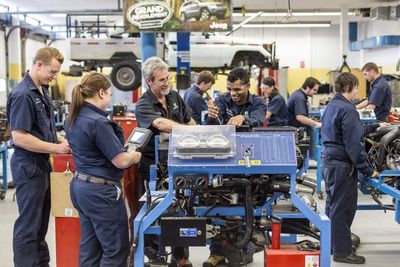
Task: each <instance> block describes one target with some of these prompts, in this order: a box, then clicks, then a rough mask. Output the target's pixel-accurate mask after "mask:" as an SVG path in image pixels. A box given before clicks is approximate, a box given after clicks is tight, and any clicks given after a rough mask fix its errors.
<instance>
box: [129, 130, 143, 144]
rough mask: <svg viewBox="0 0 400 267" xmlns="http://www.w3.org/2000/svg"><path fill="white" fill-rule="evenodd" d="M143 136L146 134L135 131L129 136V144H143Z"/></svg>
mask: <svg viewBox="0 0 400 267" xmlns="http://www.w3.org/2000/svg"><path fill="white" fill-rule="evenodd" d="M145 136H146V133H144V132H138V131H136V132H134V133H133V134H132V135H131V138H129V142H131V143H138V144H140V143H142V142H143V140H144V138H145Z"/></svg>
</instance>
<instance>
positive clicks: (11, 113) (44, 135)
mask: <svg viewBox="0 0 400 267" xmlns="http://www.w3.org/2000/svg"><path fill="white" fill-rule="evenodd" d="M42 89H43V95H42V94H41V93H40V91H39V89H38V88H37V87H36V85H35V83H34V82H33V81H32V79H31V77H30V76H29V74H26V75H25V77H24V79H23V80H22V81H21V82H20V83H19V84H17V86H16V87H15V88H14V89H13V90H12V91H11V94H10V96H9V98H8V101H7V120H8V122H9V124H10V130H11V131H14V130H23V131H26V132H28V133H30V134H31V135H33V136H35V137H37V138H39V139H40V140H43V141H46V142H50V143H57V135H56V127H55V121H54V111H53V107H52V102H51V99H50V94H49V91H48V86H46V85H42ZM50 171H51V166H50V162H49V154H46V153H36V152H31V151H28V150H25V149H23V148H21V147H18V146H15V145H14V153H13V155H12V157H11V172H12V175H13V183H14V185H15V187H16V190H17V191H16V196H17V204H18V211H19V217H18V219H17V220H16V221H15V225H14V235H13V249H14V266H16V267H31V266H32V267H33V266H35V267H37V266H40V267H42V266H43V267H44V266H49V261H50V256H49V249H48V247H47V243H46V240H45V237H46V233H47V227H48V223H49V216H50Z"/></svg>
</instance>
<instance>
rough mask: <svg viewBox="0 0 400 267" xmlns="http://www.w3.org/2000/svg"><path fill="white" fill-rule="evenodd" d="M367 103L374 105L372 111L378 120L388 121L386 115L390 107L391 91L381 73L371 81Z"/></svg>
mask: <svg viewBox="0 0 400 267" xmlns="http://www.w3.org/2000/svg"><path fill="white" fill-rule="evenodd" d="M368 104H374V105H375V110H374V112H375V116H376V119H377V120H378V121H385V122H387V121H388V115H389V112H390V108H391V107H392V91H391V90H390V86H389V84H388V82H387V81H386V79H385V78H384V77H383V75H379V77H378V78H376V79H375V81H373V82H372V83H371V92H370V93H369V96H368Z"/></svg>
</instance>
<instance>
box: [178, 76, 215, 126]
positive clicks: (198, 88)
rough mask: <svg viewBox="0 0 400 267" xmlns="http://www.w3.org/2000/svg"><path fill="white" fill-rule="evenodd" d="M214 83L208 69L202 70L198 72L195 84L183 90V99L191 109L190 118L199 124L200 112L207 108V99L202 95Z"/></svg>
mask: <svg viewBox="0 0 400 267" xmlns="http://www.w3.org/2000/svg"><path fill="white" fill-rule="evenodd" d="M214 83H215V78H214V75H213V74H212V73H211V72H210V71H208V70H203V71H202V72H200V73H199V76H198V77H197V82H196V84H193V85H192V86H191V87H190V88H188V89H187V90H186V91H185V94H184V96H183V100H184V101H185V103H186V104H187V105H188V106H189V107H190V109H191V110H192V118H193V119H194V120H195V121H196V123H197V124H201V119H202V118H201V114H202V112H203V111H206V110H207V109H208V105H207V101H206V100H205V99H204V97H203V95H204V94H205V93H206V92H207V91H208V90H210V89H211V86H212V85H213V84H214Z"/></svg>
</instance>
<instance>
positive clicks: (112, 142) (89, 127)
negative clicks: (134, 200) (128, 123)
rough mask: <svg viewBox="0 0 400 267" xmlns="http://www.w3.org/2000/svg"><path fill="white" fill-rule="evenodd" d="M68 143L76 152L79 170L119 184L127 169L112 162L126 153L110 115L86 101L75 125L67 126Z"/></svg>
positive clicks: (117, 127)
mask: <svg viewBox="0 0 400 267" xmlns="http://www.w3.org/2000/svg"><path fill="white" fill-rule="evenodd" d="M65 132H66V134H67V139H68V143H69V145H70V147H71V149H72V154H73V156H74V163H75V169H76V171H78V172H80V173H83V174H87V175H92V176H96V177H102V178H105V179H108V180H115V181H119V180H120V179H121V178H122V175H123V172H124V171H123V170H121V169H118V168H117V167H115V166H114V165H113V164H112V162H111V160H112V159H113V158H114V157H115V156H117V155H118V154H120V153H122V152H125V150H124V146H123V144H124V138H123V136H122V135H121V133H122V131H121V129H120V128H119V126H118V125H117V124H116V123H115V122H113V121H111V120H109V119H108V118H107V113H105V112H104V111H103V110H101V109H99V108H98V107H96V106H94V105H92V104H90V103H88V102H85V105H84V106H83V107H82V109H81V110H80V112H79V115H78V116H77V117H76V119H75V121H74V123H73V124H72V126H70V125H69V124H68V123H66V125H65Z"/></svg>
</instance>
